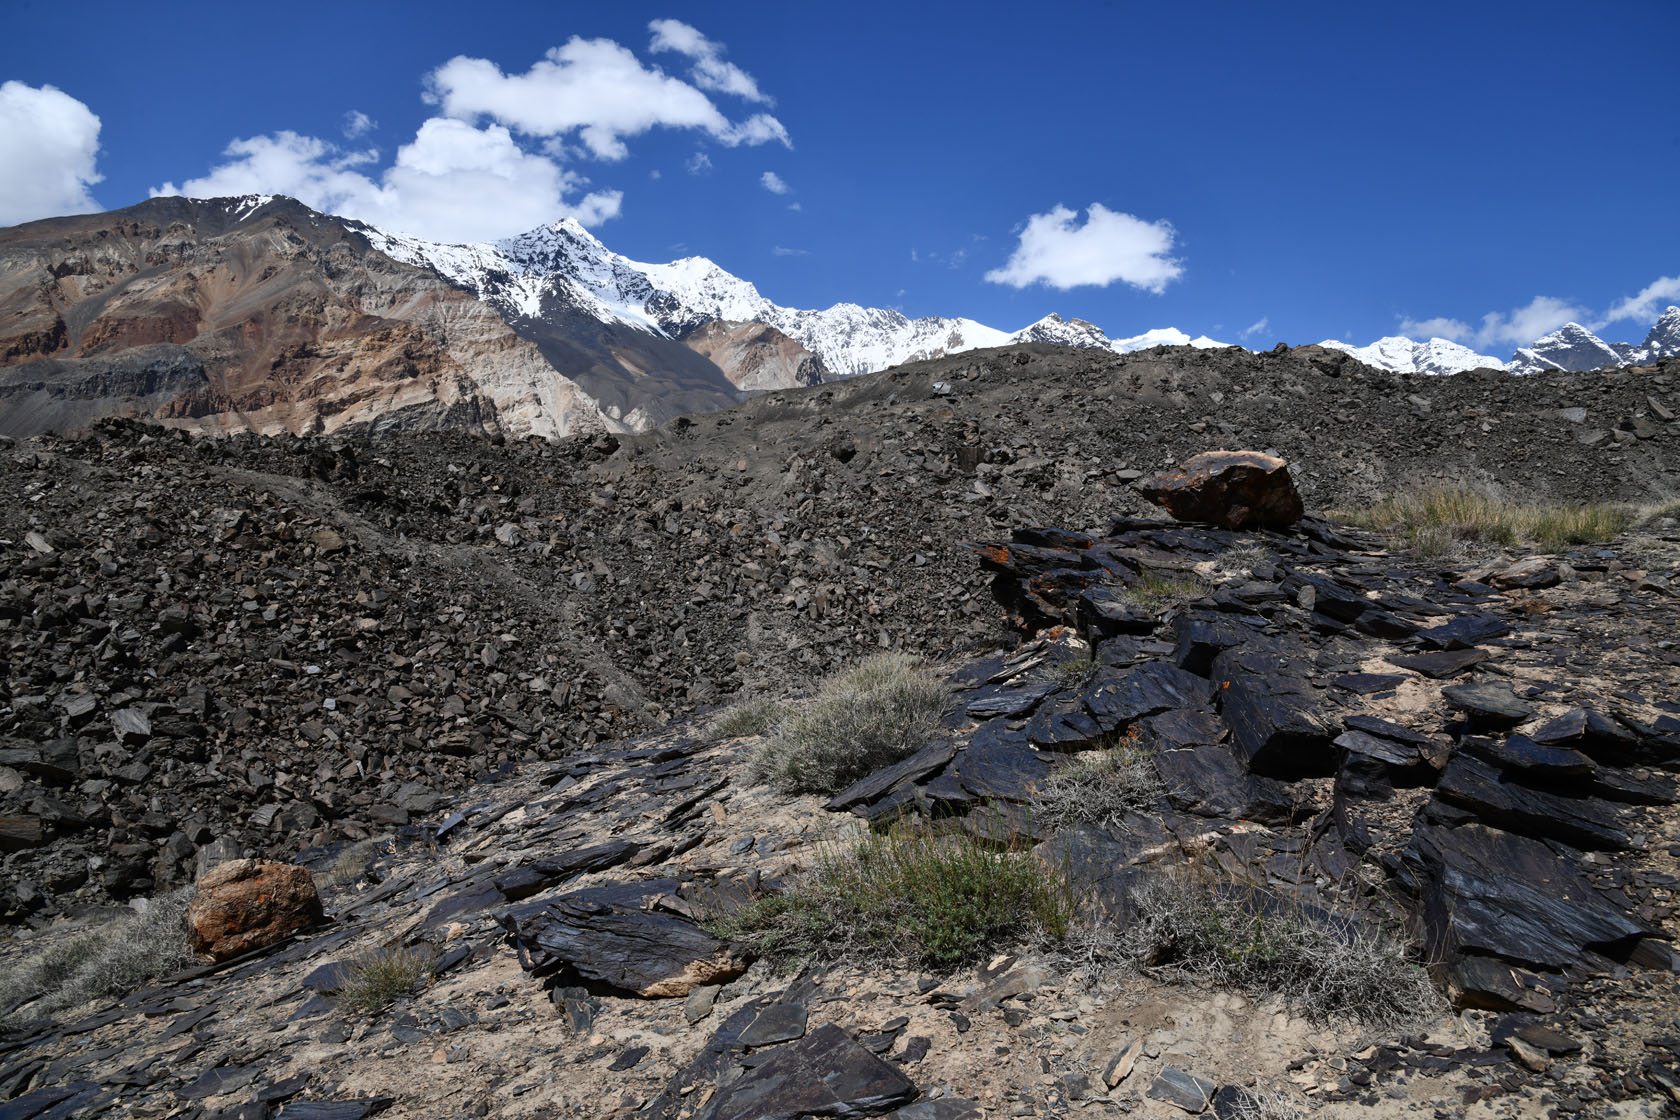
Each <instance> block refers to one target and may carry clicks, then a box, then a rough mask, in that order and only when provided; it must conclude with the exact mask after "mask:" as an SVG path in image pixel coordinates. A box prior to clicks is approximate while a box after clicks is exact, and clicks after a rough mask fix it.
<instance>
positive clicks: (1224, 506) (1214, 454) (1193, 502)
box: [1142, 451, 1306, 529]
mask: <svg viewBox="0 0 1680 1120" xmlns="http://www.w3.org/2000/svg"><path fill="white" fill-rule="evenodd" d="M1142 490H1143V496H1144V497H1146V498H1148V499H1149V500H1150V501H1152V502H1154V503H1155V504H1156V505H1158V506H1162V507H1164V508H1165V509H1166V511H1167V512H1168V513H1170V514H1172V515H1173V517H1174V518H1176V519H1177V520H1179V521H1199V522H1203V523H1205V524H1208V525H1219V526H1223V527H1224V528H1226V529H1250V528H1254V527H1255V526H1259V525H1293V524H1294V523H1295V522H1297V521H1299V520H1301V516H1302V514H1304V513H1305V512H1306V510H1305V507H1303V506H1302V505H1301V495H1300V494H1298V493H1296V492H1295V483H1294V481H1293V480H1292V479H1290V477H1289V464H1288V463H1286V462H1284V461H1283V460H1282V459H1279V458H1277V457H1276V456H1273V455H1266V454H1263V453H1261V452H1259V451H1208V452H1205V453H1203V454H1201V455H1197V456H1194V457H1193V458H1190V459H1186V460H1185V461H1184V462H1183V463H1181V464H1180V465H1179V466H1177V467H1175V468H1174V469H1172V470H1170V471H1167V472H1166V473H1164V474H1162V475H1160V476H1159V477H1157V478H1153V479H1151V480H1149V481H1148V482H1146V483H1144V484H1143V488H1142Z"/></svg>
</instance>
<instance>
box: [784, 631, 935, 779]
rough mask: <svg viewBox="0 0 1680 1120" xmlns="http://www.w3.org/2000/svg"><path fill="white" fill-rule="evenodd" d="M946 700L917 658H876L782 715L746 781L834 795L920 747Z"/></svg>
mask: <svg viewBox="0 0 1680 1120" xmlns="http://www.w3.org/2000/svg"><path fill="white" fill-rule="evenodd" d="M948 700H949V689H948V688H947V687H946V685H945V682H944V681H942V680H941V679H940V678H939V677H937V676H936V675H935V674H934V673H933V672H931V671H930V670H928V669H927V668H925V667H924V666H923V665H922V664H921V663H920V662H918V661H917V660H915V659H914V658H912V657H909V656H908V655H906V654H902V653H883V654H878V655H876V656H874V657H871V658H868V659H867V660H865V661H862V662H860V663H859V664H858V665H857V666H855V667H854V668H852V669H848V670H846V671H844V672H842V673H838V674H836V675H835V676H833V677H830V678H829V679H828V680H826V681H824V682H823V684H822V686H821V687H820V688H819V689H818V690H817V694H816V695H815V696H813V697H812V698H811V699H810V700H807V701H805V702H803V703H801V704H799V705H797V706H795V707H793V708H792V709H791V710H789V711H787V712H786V714H784V715H783V717H782V719H781V722H779V723H778V724H776V726H775V729H774V730H773V731H772V732H771V733H770V738H769V741H768V742H766V743H765V744H764V746H763V747H761V748H759V751H758V753H757V754H756V755H754V756H753V760H752V768H751V777H752V778H753V780H755V781H761V782H767V783H769V784H770V785H773V786H775V787H776V788H777V789H780V790H782V791H783V792H786V793H835V792H837V791H839V790H842V789H844V788H846V787H847V786H849V785H851V784H852V783H853V782H855V781H857V780H858V779H859V778H863V777H866V776H868V775H870V774H873V773H874V772H875V771H877V770H879V769H881V768H882V767H884V766H890V765H892V764H893V763H895V762H898V761H900V760H901V759H904V758H906V757H908V756H909V755H911V754H914V753H915V752H916V751H918V750H920V749H921V748H922V747H923V746H924V745H925V744H926V743H927V741H928V738H929V737H930V736H932V735H933V733H934V732H935V731H936V730H937V729H938V727H939V719H940V717H941V716H942V715H944V712H945V705H946V703H947V702H948Z"/></svg>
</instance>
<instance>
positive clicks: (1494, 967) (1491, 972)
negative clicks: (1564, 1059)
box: [1447, 954, 1556, 1013]
mask: <svg viewBox="0 0 1680 1120" xmlns="http://www.w3.org/2000/svg"><path fill="white" fill-rule="evenodd" d="M1447 986H1448V991H1449V992H1450V993H1451V994H1452V1000H1453V1004H1454V1006H1456V1007H1482V1008H1487V1009H1489V1010H1492V1011H1538V1012H1542V1013H1544V1012H1548V1011H1551V1010H1553V1009H1554V1008H1555V1006H1556V1001H1554V1000H1553V999H1552V997H1551V996H1550V995H1549V994H1547V993H1546V991H1545V990H1544V988H1543V987H1542V986H1541V984H1540V983H1539V978H1538V977H1537V976H1535V974H1534V973H1531V972H1528V971H1527V970H1525V969H1520V968H1518V967H1516V966H1515V965H1513V964H1509V963H1507V962H1505V961H1502V960H1499V959H1497V958H1495V957H1484V956H1478V955H1474V954H1469V955H1466V956H1463V957H1460V958H1459V959H1458V960H1456V961H1453V962H1452V964H1451V965H1450V966H1449V967H1448V968H1447Z"/></svg>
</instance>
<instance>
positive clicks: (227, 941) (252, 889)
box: [187, 859, 323, 961]
mask: <svg viewBox="0 0 1680 1120" xmlns="http://www.w3.org/2000/svg"><path fill="white" fill-rule="evenodd" d="M322 916H323V914H322V910H321V896H320V895H318V894H316V893H315V881H314V879H312V878H310V875H309V871H308V870H307V869H306V868H302V867H298V866H297V865H296V864H290V863H275V862H274V861H272V860H266V859H236V860H232V861H231V862H228V863H224V864H222V865H220V866H219V867H216V868H213V869H212V870H210V871H208V872H206V873H205V875H204V878H202V879H200V880H199V881H198V894H197V896H196V897H195V898H194V899H193V900H192V904H191V905H189V906H188V907H187V937H188V939H189V940H190V941H191V942H192V948H193V952H195V953H200V954H202V955H205V956H208V957H210V958H212V959H214V960H218V961H225V960H227V959H228V958H229V957H236V956H238V955H239V954H240V953H244V952H248V951H249V950H251V949H260V948H262V947H263V946H265V945H272V944H274V943H275V942H276V941H281V940H284V939H285V938H287V937H290V936H291V935H292V934H294V933H296V932H298V931H299V930H303V929H308V928H309V927H310V926H313V925H315V924H316V923H318V922H320V921H321V919H322Z"/></svg>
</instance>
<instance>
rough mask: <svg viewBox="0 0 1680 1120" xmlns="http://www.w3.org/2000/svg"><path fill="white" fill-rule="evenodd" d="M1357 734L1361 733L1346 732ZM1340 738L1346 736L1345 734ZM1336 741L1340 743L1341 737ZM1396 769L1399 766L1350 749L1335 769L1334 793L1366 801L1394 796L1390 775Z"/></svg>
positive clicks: (1381, 799) (1383, 799) (1384, 799)
mask: <svg viewBox="0 0 1680 1120" xmlns="http://www.w3.org/2000/svg"><path fill="white" fill-rule="evenodd" d="M1358 734H1361V733H1360V732H1358V731H1350V732H1348V735H1358ZM1342 738H1344V739H1345V738H1347V735H1344V736H1342ZM1337 743H1338V744H1340V743H1341V739H1338V740H1337ZM1398 769H1400V767H1395V766H1391V765H1390V764H1389V763H1387V762H1385V761H1384V760H1383V759H1381V758H1374V757H1372V756H1371V755H1367V754H1360V753H1359V752H1358V751H1353V750H1350V751H1348V753H1347V756H1346V757H1345V758H1343V759H1342V765H1341V767H1340V768H1339V769H1338V770H1337V771H1336V795H1337V796H1338V797H1355V798H1360V799H1363V800H1366V801H1386V800H1388V799H1389V798H1390V797H1393V796H1394V779H1393V777H1392V776H1391V775H1392V773H1393V771H1395V770H1398Z"/></svg>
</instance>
